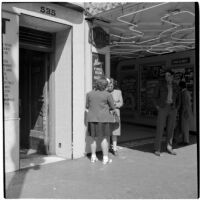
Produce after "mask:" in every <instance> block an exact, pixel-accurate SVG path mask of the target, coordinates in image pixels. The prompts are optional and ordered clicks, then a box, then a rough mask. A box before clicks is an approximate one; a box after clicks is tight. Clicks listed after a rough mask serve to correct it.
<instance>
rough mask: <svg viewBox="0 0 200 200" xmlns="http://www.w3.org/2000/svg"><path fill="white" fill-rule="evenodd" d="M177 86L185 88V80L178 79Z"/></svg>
mask: <svg viewBox="0 0 200 200" xmlns="http://www.w3.org/2000/svg"><path fill="white" fill-rule="evenodd" d="M179 87H180V88H182V89H184V88H186V82H185V81H180V82H179Z"/></svg>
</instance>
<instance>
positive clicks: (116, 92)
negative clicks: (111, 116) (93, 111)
mask: <svg viewBox="0 0 200 200" xmlns="http://www.w3.org/2000/svg"><path fill="white" fill-rule="evenodd" d="M108 91H109V92H111V94H112V97H113V100H114V105H115V108H116V111H117V116H118V117H119V120H118V122H116V123H114V124H113V125H112V151H113V154H114V155H115V156H117V155H118V152H117V136H120V135H121V122H120V108H121V107H122V106H123V98H122V92H121V90H120V89H119V88H118V86H117V81H115V80H114V79H110V85H109V87H108Z"/></svg>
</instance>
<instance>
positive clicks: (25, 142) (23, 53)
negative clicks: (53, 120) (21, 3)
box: [19, 48, 50, 154]
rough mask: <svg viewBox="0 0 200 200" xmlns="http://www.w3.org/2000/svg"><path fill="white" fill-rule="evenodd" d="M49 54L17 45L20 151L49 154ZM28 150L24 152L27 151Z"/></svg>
mask: <svg viewBox="0 0 200 200" xmlns="http://www.w3.org/2000/svg"><path fill="white" fill-rule="evenodd" d="M49 59H50V54H49V53H46V52H41V51H35V50H29V49H23V48H20V54H19V65H20V72H19V77H20V78H19V101H20V103H19V113H20V151H21V152H23V151H32V152H34V153H37V154H48V148H49V144H48V141H49V136H48V119H49V116H48V97H49V95H48V75H49ZM26 153H27V152H26Z"/></svg>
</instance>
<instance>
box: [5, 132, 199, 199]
mask: <svg viewBox="0 0 200 200" xmlns="http://www.w3.org/2000/svg"><path fill="white" fill-rule="evenodd" d="M193 137H194V136H193ZM152 145H153V144H152V143H150V144H144V145H140V146H135V147H134V145H133V146H130V145H129V146H128V148H127V147H121V148H120V150H119V156H118V157H114V156H113V155H112V154H111V155H110V157H112V159H113V162H112V163H111V164H109V165H103V164H102V163H101V161H98V162H97V163H94V164H92V163H90V160H89V158H87V157H85V158H81V159H77V160H73V161H71V160H65V161H60V162H56V163H52V164H46V165H41V166H35V167H33V168H26V169H23V170H21V171H18V172H15V173H14V172H13V173H7V174H6V180H7V181H6V189H7V198H56V199H58V198H64V199H77V198H78V199H98V198H102V199H111V198H112V199H115V198H116V199H138V198H152V199H153V198H157V199H162V198H174V199H175V198H181V199H184V198H188V199H190V198H197V144H195V143H193V144H191V145H189V146H184V147H177V148H176V152H177V156H172V155H169V154H167V153H166V152H163V155H162V156H161V157H157V156H155V155H154V154H153V153H152Z"/></svg>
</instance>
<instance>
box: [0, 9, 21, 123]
mask: <svg viewBox="0 0 200 200" xmlns="http://www.w3.org/2000/svg"><path fill="white" fill-rule="evenodd" d="M18 27H19V26H18V19H17V16H16V15H12V14H10V13H4V12H3V18H2V39H3V43H2V45H3V46H2V50H3V55H2V57H3V87H4V115H5V118H6V119H7V118H17V117H18V94H19V92H18V91H19V90H18V81H19V75H18V70H19V66H18V65H19V64H18V63H19V62H18V59H19V56H18V52H19V42H18Z"/></svg>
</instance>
